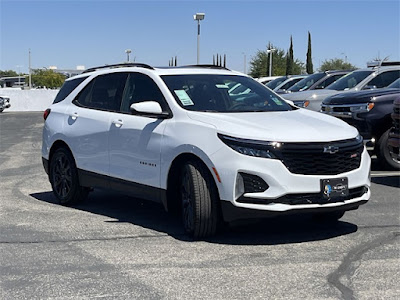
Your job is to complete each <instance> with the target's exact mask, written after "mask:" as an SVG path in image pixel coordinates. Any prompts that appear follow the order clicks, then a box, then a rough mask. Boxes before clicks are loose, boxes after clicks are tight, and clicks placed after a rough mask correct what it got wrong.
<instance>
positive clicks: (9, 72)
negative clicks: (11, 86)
mask: <svg viewBox="0 0 400 300" xmlns="http://www.w3.org/2000/svg"><path fill="white" fill-rule="evenodd" d="M15 76H18V73H17V72H15V71H13V70H5V71H1V70H0V77H15Z"/></svg>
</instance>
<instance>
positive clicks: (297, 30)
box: [0, 0, 400, 73]
mask: <svg viewBox="0 0 400 300" xmlns="http://www.w3.org/2000/svg"><path fill="white" fill-rule="evenodd" d="M200 12H201V13H205V19H204V20H203V21H201V35H200V63H202V64H210V63H212V59H213V55H216V54H217V53H218V54H221V55H224V54H226V57H227V67H228V68H230V69H233V70H237V71H241V72H243V71H244V68H245V66H246V71H247V72H248V71H249V68H250V64H249V63H250V61H251V59H252V58H253V57H254V56H255V55H256V53H257V51H259V50H261V51H263V50H265V49H266V47H267V45H268V42H271V43H272V44H273V45H274V46H275V47H277V48H280V49H283V50H285V51H287V50H288V48H289V46H290V37H291V36H292V37H293V49H294V57H295V58H297V59H299V60H301V61H302V62H304V63H305V61H306V53H307V43H308V31H309V32H310V33H311V41H312V60H313V64H314V69H317V68H318V67H319V66H320V65H321V63H322V62H323V61H324V60H326V59H333V58H341V59H343V60H345V59H347V61H348V62H350V63H352V64H353V65H355V66H357V67H359V68H363V67H366V63H367V61H371V60H373V59H376V58H381V59H383V58H386V57H389V60H396V61H400V0H396V1H388V0H380V1H379V0H375V1H372V0H370V1H367V0H358V1H345V0H335V1H333V0H332V1H331V0H327V1H323V0H320V1H293V0H292V1H287V0H281V1H277V0H264V1H262V0H259V1H251V0H250V1H244V0H237V1H190V0H186V1H166V0H165V1H152V0H148V1H134V0H125V1H110V0H108V1H102V0H82V1H68V0H60V1H58V0H52V1H50V0H48V1H37V0H31V1H19V0H0V70H15V71H17V72H25V73H27V72H28V68H29V49H30V51H31V67H32V68H43V67H46V68H48V67H49V66H57V68H58V69H75V68H76V67H77V66H78V65H83V66H85V67H86V68H89V67H94V66H100V65H105V64H114V63H120V62H124V61H126V60H127V55H126V53H125V50H126V49H131V50H132V53H131V54H130V58H131V60H133V59H135V61H136V62H142V63H147V64H150V65H152V66H167V65H168V62H169V60H170V59H171V57H175V56H177V60H178V65H190V64H196V59H197V23H196V21H194V19H193V15H194V14H195V13H200ZM245 61H246V64H245Z"/></svg>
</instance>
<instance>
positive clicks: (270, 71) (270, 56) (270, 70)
mask: <svg viewBox="0 0 400 300" xmlns="http://www.w3.org/2000/svg"><path fill="white" fill-rule="evenodd" d="M274 51H276V49H267V53H270V55H269V77H271V76H272V53H273V52H274Z"/></svg>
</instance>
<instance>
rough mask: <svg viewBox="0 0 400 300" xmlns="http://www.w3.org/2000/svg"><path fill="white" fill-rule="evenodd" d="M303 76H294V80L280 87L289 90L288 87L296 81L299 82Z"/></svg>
mask: <svg viewBox="0 0 400 300" xmlns="http://www.w3.org/2000/svg"><path fill="white" fill-rule="evenodd" d="M302 79H303V78H301V77H299V78H293V79H292V80H289V81H288V82H286V83H285V84H284V85H282V86H281V87H280V88H279V89H280V90H287V89H288V88H290V87H291V86H292V85H294V84H295V83H296V82H299V81H300V80H302Z"/></svg>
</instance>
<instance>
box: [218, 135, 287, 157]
mask: <svg viewBox="0 0 400 300" xmlns="http://www.w3.org/2000/svg"><path fill="white" fill-rule="evenodd" d="M218 137H219V138H220V140H221V141H222V142H224V144H226V145H227V146H229V147H230V148H232V149H233V150H235V151H236V152H239V153H240V154H243V155H248V156H254V157H263V158H277V157H276V155H275V154H274V149H277V148H280V147H281V143H279V142H264V141H254V140H247V139H239V138H235V137H231V136H227V135H223V134H219V133H218Z"/></svg>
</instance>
